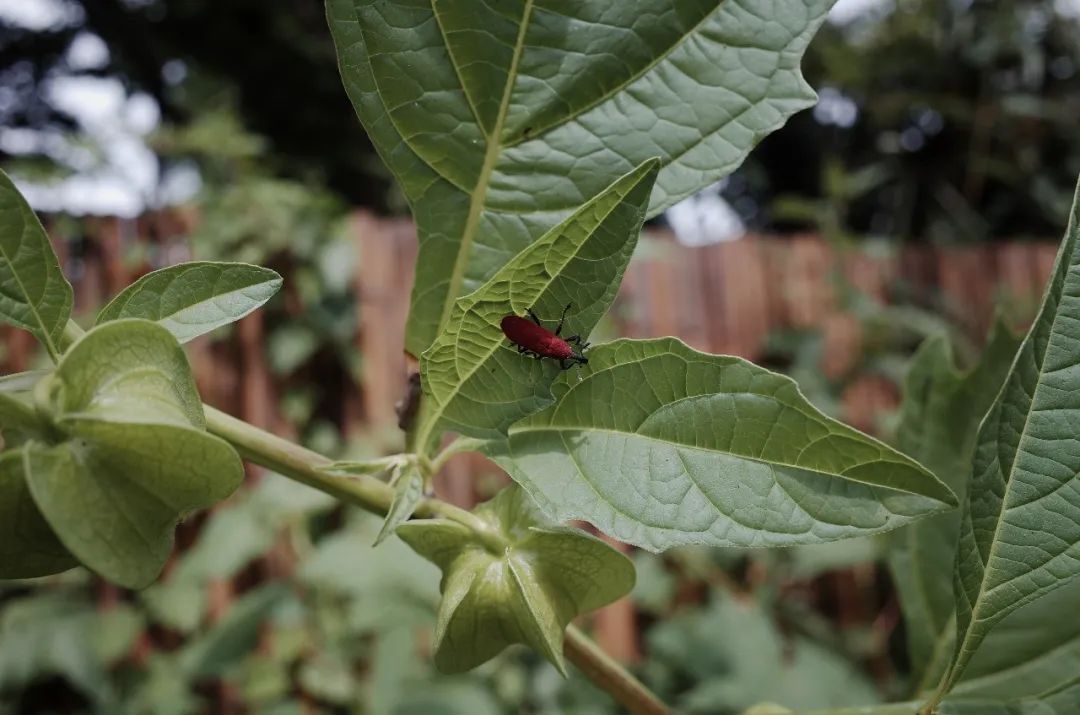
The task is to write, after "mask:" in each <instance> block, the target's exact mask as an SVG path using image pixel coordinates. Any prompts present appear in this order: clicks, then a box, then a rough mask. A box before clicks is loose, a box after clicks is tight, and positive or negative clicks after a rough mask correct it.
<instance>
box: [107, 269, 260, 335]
mask: <svg viewBox="0 0 1080 715" xmlns="http://www.w3.org/2000/svg"><path fill="white" fill-rule="evenodd" d="M279 288H281V276H279V275H278V274H277V273H275V272H274V271H271V270H269V269H268V268H261V267H259V266H252V265H247V264H243V263H211V262H207V261H200V262H193V263H184V264H181V265H178V266H170V267H168V268H162V269H160V270H157V271H154V272H153V273H148V274H147V275H145V276H143V277H142V278H140V279H139V280H137V281H135V282H134V283H132V284H131V285H130V286H128V287H127V288H125V289H124V290H123V291H121V293H120V294H119V295H118V296H116V297H115V298H113V299H112V300H111V301H109V303H108V305H106V306H105V307H104V308H102V309H101V311H100V312H99V313H98V316H97V322H98V324H99V325H100V324H101V323H105V322H108V321H110V320H118V319H120V318H143V319H145V320H151V321H154V322H156V323H160V324H161V325H162V326H164V327H165V328H166V329H168V331H169V332H170V333H172V334H173V336H174V337H175V338H176V339H177V340H178V341H179V342H181V343H186V342H187V341H188V340H191V339H192V338H195V337H198V336H199V335H202V334H204V333H208V332H210V331H211V330H214V329H215V328H219V327H221V326H222V325H228V324H229V323H232V322H234V321H236V320H239V319H240V318H242V317H244V316H245V315H247V314H248V313H250V312H251V311H253V310H256V309H257V308H258V307H259V306H261V305H262V304H263V303H265V302H266V301H268V300H270V298H271V297H272V296H273V295H274V293H277V291H278V289H279Z"/></svg>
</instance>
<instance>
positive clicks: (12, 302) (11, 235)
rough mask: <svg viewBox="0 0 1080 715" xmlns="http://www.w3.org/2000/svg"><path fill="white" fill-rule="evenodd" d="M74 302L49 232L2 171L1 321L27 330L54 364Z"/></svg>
mask: <svg viewBox="0 0 1080 715" xmlns="http://www.w3.org/2000/svg"><path fill="white" fill-rule="evenodd" d="M71 301H72V291H71V285H70V284H69V283H68V282H67V279H66V278H64V274H63V273H61V272H60V262H59V261H58V260H57V259H56V254H55V253H53V249H52V244H50V243H49V237H48V236H47V235H46V234H45V229H44V228H42V226H41V222H40V221H38V218H37V216H36V215H34V211H33V210H32V209H31V208H30V205H29V204H27V203H26V199H24V198H23V197H22V194H20V193H19V190H18V189H16V188H15V184H13V183H12V182H11V179H10V178H8V175H7V174H5V173H4V172H3V171H0V319H3V320H5V321H7V322H9V323H11V324H13V325H16V326H18V327H20V328H23V329H25V330H29V331H30V332H31V333H33V334H34V335H35V336H36V337H37V339H38V340H40V341H41V343H42V344H43V345H44V346H45V348H46V349H47V350H48V351H49V354H50V355H52V356H53V358H54V359H55V358H56V357H58V356H59V355H60V342H61V337H62V335H63V333H64V326H65V325H67V321H68V318H69V317H71Z"/></svg>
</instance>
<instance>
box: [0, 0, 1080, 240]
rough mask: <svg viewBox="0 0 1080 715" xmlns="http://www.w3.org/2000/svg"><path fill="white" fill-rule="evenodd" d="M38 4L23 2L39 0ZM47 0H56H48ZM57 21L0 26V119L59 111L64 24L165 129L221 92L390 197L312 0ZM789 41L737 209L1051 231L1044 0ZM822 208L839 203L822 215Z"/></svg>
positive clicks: (863, 18)
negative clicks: (104, 51)
mask: <svg viewBox="0 0 1080 715" xmlns="http://www.w3.org/2000/svg"><path fill="white" fill-rule="evenodd" d="M39 1H40V0H39ZM55 1H56V2H61V0H55ZM62 2H64V3H66V7H68V8H69V9H70V10H72V12H70V13H69V15H71V16H72V17H74V18H75V19H74V20H72V21H71V22H67V23H60V24H59V25H56V26H54V27H51V28H47V29H45V30H36V31H31V30H27V29H25V28H21V27H17V26H13V25H3V24H0V87H3V88H6V89H5V92H6V94H5V97H4V98H5V99H7V100H8V101H6V102H0V122H2V123H3V124H4V125H5V126H30V127H36V126H42V125H43V124H47V123H59V124H61V125H62V124H63V123H64V122H65V121H67V122H70V118H67V119H66V118H65V117H64V116H63V113H62V112H59V111H57V109H56V108H55V107H53V106H51V105H50V104H49V101H48V96H47V93H44V92H42V91H40V89H41V85H42V84H43V83H44V82H45V81H47V79H48V78H49V77H51V76H54V75H55V74H56V73H57V72H63V71H64V62H65V52H66V50H67V48H68V46H69V45H70V43H71V40H72V39H73V38H74V37H75V36H76V35H77V34H78V33H80V32H84V31H85V32H91V33H94V34H96V35H98V36H99V37H101V38H102V39H103V40H104V41H105V43H106V44H107V46H108V48H109V53H110V58H109V61H108V64H107V65H106V66H104V67H101V68H99V69H95V70H93V71H92V73H94V74H99V75H109V76H117V77H119V78H121V79H122V80H123V81H124V82H125V84H126V85H127V86H128V87H129V88H131V89H132V90H141V91H145V92H147V93H149V94H151V95H152V96H154V97H155V98H156V99H157V100H158V102H159V104H160V105H161V107H162V112H163V117H164V119H165V121H166V122H168V123H172V124H179V125H183V124H185V123H187V122H190V121H192V120H193V119H194V118H195V117H197V116H198V115H199V114H201V113H203V112H204V111H205V110H206V109H207V108H213V107H216V106H219V105H220V103H221V96H222V95H223V94H224V95H226V96H227V97H228V98H229V101H230V102H232V103H233V104H234V105H235V106H236V108H237V111H238V112H239V115H240V120H241V122H242V123H243V125H244V126H245V127H246V128H247V129H248V130H249V131H251V132H253V133H255V134H257V135H260V136H262V137H264V138H265V140H266V142H267V143H268V147H267V148H268V150H269V151H268V152H267V156H269V157H272V159H270V161H271V162H272V164H273V165H272V169H273V171H274V172H275V173H277V174H279V175H282V176H286V177H289V178H293V179H299V180H301V181H311V182H316V183H325V184H326V185H327V186H329V187H330V188H331V189H332V190H333V191H334V192H336V193H337V194H339V195H340V196H341V197H342V198H343V199H344V200H345V201H346V202H348V203H351V204H353V205H368V206H375V207H377V208H381V209H384V210H385V209H388V208H397V209H400V208H401V206H400V202H398V201H395V200H394V195H393V194H391V193H389V191H390V189H389V187H390V181H389V177H388V175H387V172H386V171H385V169H384V168H383V167H382V165H381V163H380V162H379V161H378V159H377V158H376V157H375V154H374V151H373V149H372V148H371V146H370V144H369V143H368V141H367V139H366V137H365V135H364V132H363V130H362V128H361V127H360V124H359V122H358V121H357V120H356V118H355V117H354V115H353V112H352V110H351V109H350V107H349V104H348V101H347V99H346V97H345V93H344V90H343V89H342V86H341V82H340V79H339V77H338V72H337V68H336V65H335V60H334V53H333V47H332V45H331V42H330V37H329V33H328V31H327V27H326V21H325V18H324V11H323V4H322V2H321V1H320V0H229V2H214V1H213V0H140V1H138V2H136V1H134V0H62ZM864 5H866V9H865V11H864V12H862V13H861V14H859V15H857V16H855V17H851V18H835V19H836V20H837V21H836V22H833V23H829V24H826V26H825V27H824V28H823V29H822V30H821V32H820V33H819V34H818V36H817V37H816V38H815V40H814V42H813V43H812V44H811V46H810V51H809V53H808V54H807V57H806V62H805V69H806V74H807V78H808V79H809V81H810V82H811V84H812V85H813V86H815V87H816V88H817V89H818V90H819V93H820V94H821V97H822V102H821V103H820V104H819V106H818V107H817V108H815V109H814V110H812V111H809V112H804V113H802V114H800V115H797V116H796V117H795V118H794V119H793V120H792V122H790V124H789V126H788V127H786V128H785V129H784V130H782V131H779V132H776V133H775V134H773V135H771V136H770V137H769V138H768V139H767V140H766V141H765V142H764V143H763V144H762V146H761V147H760V148H759V150H758V151H756V152H755V153H754V154H753V155H752V156H751V159H750V160H749V161H748V163H747V164H746V165H745V166H744V167H743V168H742V169H740V170H739V172H737V174H736V175H735V176H734V177H733V178H732V179H731V180H730V181H729V182H728V183H727V185H726V186H725V187H724V188H723V192H724V195H725V196H726V197H727V198H728V199H729V200H730V201H732V203H733V204H734V205H735V207H736V209H737V210H738V211H740V213H741V214H742V215H743V217H744V218H745V219H746V220H747V223H748V224H749V225H750V226H752V227H755V228H759V229H765V230H778V229H779V230H783V229H791V228H805V227H807V226H816V227H818V228H822V224H823V222H825V221H824V219H823V216H822V211H823V204H824V203H828V204H830V207H829V208H828V210H827V211H826V213H828V214H829V218H828V221H831V222H832V223H834V224H836V227H837V228H839V229H840V230H842V231H843V232H845V233H848V234H851V235H852V236H862V235H867V234H873V235H881V236H890V237H900V238H906V239H913V240H929V241H976V240H988V239H992V238H995V237H1011V238H1015V237H1020V236H1046V235H1051V234H1056V232H1057V231H1058V230H1059V228H1060V226H1061V224H1062V222H1063V220H1064V217H1065V215H1066V212H1067V210H1068V203H1069V198H1070V197H1071V195H1072V188H1073V184H1074V179H1075V176H1076V175H1077V173H1078V171H1080V143H1078V142H1077V141H1075V137H1076V126H1077V125H1076V118H1077V117H1078V116H1080V72H1078V68H1080V29H1078V22H1077V17H1076V16H1075V15H1076V13H1074V15H1073V16H1070V15H1069V14H1068V12H1069V10H1068V8H1069V7H1071V6H1068V4H1067V3H1064V2H1055V1H1054V0H1013V1H1012V2H1007V3H1000V2H994V1H993V0H881V1H880V2H877V3H874V2H870V3H864ZM837 206H839V207H840V209H839V211H838V210H837V208H836V207H837Z"/></svg>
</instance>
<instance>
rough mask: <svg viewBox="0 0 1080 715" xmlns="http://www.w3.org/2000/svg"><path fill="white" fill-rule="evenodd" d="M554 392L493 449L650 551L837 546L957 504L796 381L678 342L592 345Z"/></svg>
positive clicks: (548, 490) (571, 509) (549, 492)
mask: <svg viewBox="0 0 1080 715" xmlns="http://www.w3.org/2000/svg"><path fill="white" fill-rule="evenodd" d="M554 392H555V399H556V401H555V404H554V405H552V406H551V407H549V408H547V409H546V410H544V411H542V412H539V413H537V414H535V415H533V416H531V417H529V418H526V419H525V420H522V421H521V422H519V423H518V424H517V425H515V426H514V427H512V428H511V430H510V436H509V438H508V439H507V440H505V441H503V442H499V443H495V444H493V445H491V446H489V448H488V449H489V452H490V453H491V454H492V455H493V456H494V458H495V459H496V461H498V462H499V464H500V465H501V466H503V467H504V468H505V469H506V470H507V471H508V472H509V473H510V475H511V476H513V477H514V479H515V480H516V481H518V483H520V484H522V485H523V486H525V488H526V489H527V490H528V491H529V493H530V494H531V495H532V496H533V497H534V498H535V499H536V500H537V501H538V502H539V503H540V504H541V505H542V506H543V507H544V508H545V509H546V510H547V511H549V512H550V513H552V514H553V515H555V516H556V517H557V518H558V519H560V520H565V519H575V518H578V519H586V520H588V521H590V522H592V523H594V524H596V525H597V526H598V527H599V528H600V529H602V530H603V531H605V532H606V533H609V534H611V535H612V536H615V537H616V538H618V539H621V540H623V541H627V542H629V543H632V544H636V545H638V546H642V547H645V548H648V549H652V550H662V549H666V548H670V547H672V546H676V545H679V544H687V543H706V544H710V545H713V546H764V545H770V546H779V545H791V544H798V543H817V542H822V541H831V540H835V539H841V538H845V537H851V536H855V535H859V534H867V533H872V532H875V531H882V530H886V529H890V528H895V527H897V526H899V525H901V524H903V523H905V522H907V521H910V520H911V519H913V518H915V517H918V516H923V515H926V514H929V513H932V512H935V511H940V510H941V509H944V508H947V507H949V506H953V505H955V503H956V500H955V497H954V496H953V495H952V492H950V491H949V489H948V488H947V487H946V486H945V485H944V484H942V483H941V482H940V481H939V480H938V479H937V478H936V477H934V476H933V475H932V474H930V473H929V472H928V471H926V470H925V469H924V468H923V467H922V466H920V465H919V464H918V463H917V462H914V461H912V460H911V459H909V458H907V457H905V456H904V455H902V454H900V453H899V452H896V451H894V450H892V449H890V448H888V447H886V446H885V445H883V444H881V443H880V442H877V441H876V440H874V439H871V438H870V437H867V436H866V435H863V434H861V433H859V432H857V431H855V430H853V429H851V428H850V427H846V426H844V425H842V424H841V423H839V422H837V421H835V420H832V419H830V418H828V417H826V416H825V415H823V414H821V413H820V412H818V411H817V410H816V409H814V408H813V406H811V405H810V403H808V402H807V401H806V399H805V398H804V397H803V396H802V395H801V394H800V393H799V391H798V387H797V386H796V385H795V383H794V382H792V381H791V380H790V379H789V378H786V377H782V376H780V375H776V374H775V373H771V372H769V371H767V370H764V369H762V368H759V367H757V366H755V365H753V364H751V363H748V362H746V361H745V360H741V359H739V358H733V357H726V356H716V355H707V354H705V353H700V352H697V351H696V350H692V349H691V348H688V347H687V346H686V345H684V344H683V343H681V342H679V341H677V340H673V339H662V340H649V341H633V340H619V341H615V342H613V343H608V344H606V345H602V346H597V347H596V348H594V349H593V350H592V351H591V352H590V359H589V364H588V365H587V366H585V368H584V369H583V370H582V371H581V374H580V375H573V374H567V375H564V376H563V377H562V378H560V380H559V381H558V382H556V383H555V388H554ZM597 405H604V409H602V410H598V409H596V408H595V406H597Z"/></svg>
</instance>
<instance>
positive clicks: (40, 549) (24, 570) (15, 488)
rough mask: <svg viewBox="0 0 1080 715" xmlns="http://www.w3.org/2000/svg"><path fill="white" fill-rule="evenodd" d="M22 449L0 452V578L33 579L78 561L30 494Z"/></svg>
mask: <svg viewBox="0 0 1080 715" xmlns="http://www.w3.org/2000/svg"><path fill="white" fill-rule="evenodd" d="M25 461H26V456H25V454H24V453H23V451H22V450H16V449H11V450H8V451H7V452H3V453H0V535H2V538H0V578H33V577H35V576H45V575H47V574H52V573H59V572H60V571H66V570H67V569H69V568H71V567H72V566H75V565H77V564H78V561H76V560H75V558H74V557H73V556H72V555H71V554H70V553H68V551H67V549H65V548H64V546H63V545H62V544H61V543H60V541H59V540H58V539H57V538H56V534H55V533H53V530H52V528H51V527H50V526H49V523H48V522H47V521H45V517H43V516H42V515H41V511H40V510H39V509H38V506H37V504H35V503H34V500H33V498H32V497H31V496H30V489H29V487H28V486H27V483H26V467H25Z"/></svg>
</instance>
